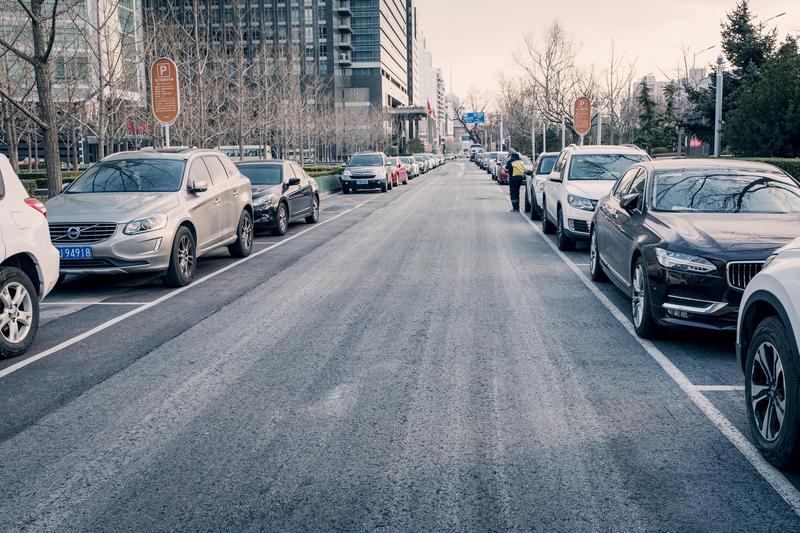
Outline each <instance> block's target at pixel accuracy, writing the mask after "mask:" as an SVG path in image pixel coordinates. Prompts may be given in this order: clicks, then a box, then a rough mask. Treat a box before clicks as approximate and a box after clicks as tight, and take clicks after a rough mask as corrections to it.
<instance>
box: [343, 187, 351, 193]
mask: <svg viewBox="0 0 800 533" xmlns="http://www.w3.org/2000/svg"><path fill="white" fill-rule="evenodd" d="M342 194H350V189H349V188H348V187H342Z"/></svg>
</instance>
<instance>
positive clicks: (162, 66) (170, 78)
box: [150, 57, 181, 125]
mask: <svg viewBox="0 0 800 533" xmlns="http://www.w3.org/2000/svg"><path fill="white" fill-rule="evenodd" d="M150 96H151V100H152V103H153V116H155V117H156V120H157V121H159V122H161V123H162V124H166V125H169V124H172V123H173V122H175V119H177V118H178V115H179V114H180V112H181V93H180V87H179V84H178V67H177V66H175V62H174V61H172V60H171V59H169V58H166V57H162V58H159V59H156V60H155V61H154V62H153V66H152V67H150Z"/></svg>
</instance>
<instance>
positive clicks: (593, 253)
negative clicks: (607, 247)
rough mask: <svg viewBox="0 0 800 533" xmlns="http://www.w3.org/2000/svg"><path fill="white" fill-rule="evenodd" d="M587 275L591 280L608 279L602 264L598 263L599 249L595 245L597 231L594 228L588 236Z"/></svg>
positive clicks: (600, 280)
mask: <svg viewBox="0 0 800 533" xmlns="http://www.w3.org/2000/svg"><path fill="white" fill-rule="evenodd" d="M589 276H590V277H591V278H592V281H598V282H603V281H608V277H606V273H605V271H603V265H602V263H600V249H599V247H598V246H597V232H596V231H595V230H594V229H592V233H591V237H590V238H589Z"/></svg>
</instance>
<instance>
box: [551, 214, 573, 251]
mask: <svg viewBox="0 0 800 533" xmlns="http://www.w3.org/2000/svg"><path fill="white" fill-rule="evenodd" d="M556 216H557V219H556V220H557V221H556V244H558V249H559V250H561V251H562V252H569V251H570V250H574V249H575V241H573V240H572V239H570V238H569V237H567V233H566V231H565V230H564V215H563V213H562V211H561V209H559V210H558V214H557V215H556Z"/></svg>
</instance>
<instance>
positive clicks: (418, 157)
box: [414, 155, 425, 163]
mask: <svg viewBox="0 0 800 533" xmlns="http://www.w3.org/2000/svg"><path fill="white" fill-rule="evenodd" d="M414 159H416V160H417V161H419V162H420V163H424V162H425V158H424V157H422V156H421V155H415V156H414Z"/></svg>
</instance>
